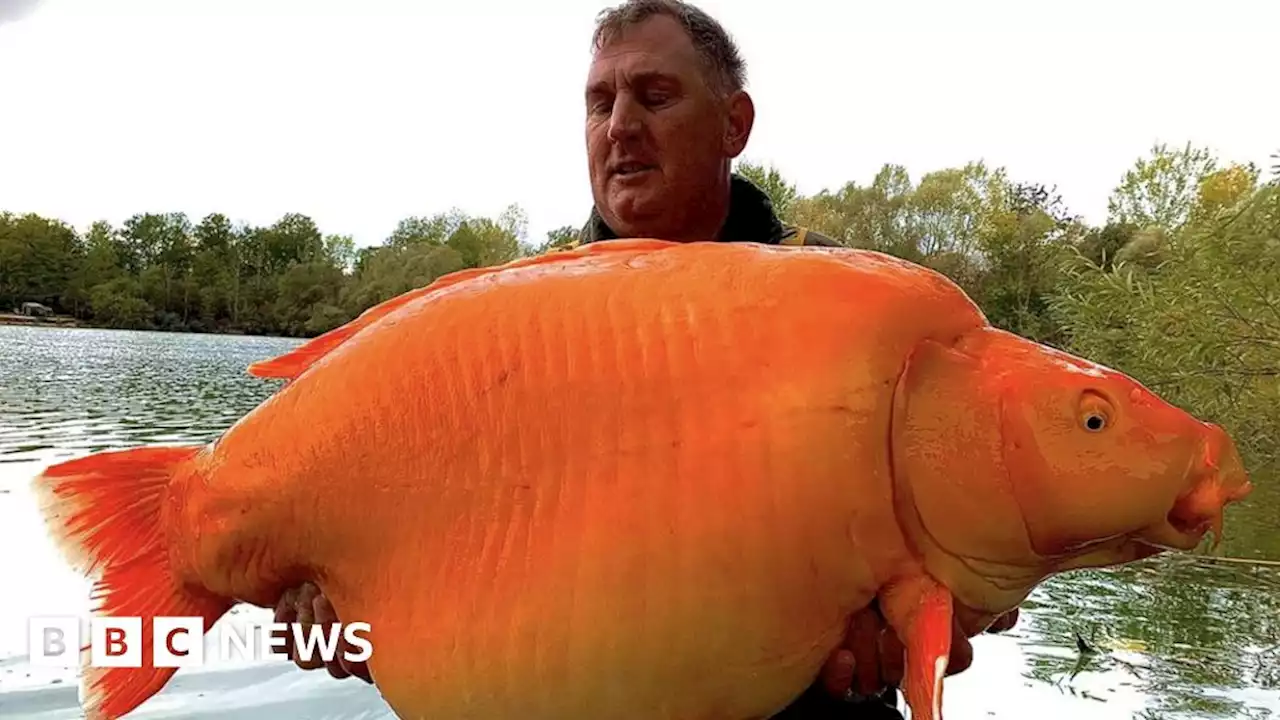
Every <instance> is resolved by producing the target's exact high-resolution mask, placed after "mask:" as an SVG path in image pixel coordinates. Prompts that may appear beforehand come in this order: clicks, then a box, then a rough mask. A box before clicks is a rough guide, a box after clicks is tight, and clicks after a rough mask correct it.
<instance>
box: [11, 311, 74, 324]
mask: <svg viewBox="0 0 1280 720" xmlns="http://www.w3.org/2000/svg"><path fill="white" fill-rule="evenodd" d="M0 325H18V326H23V327H32V326H35V327H85V325H84V324H83V323H81V322H80V321H79V320H77V319H75V318H73V317H71V316H70V315H53V316H49V317H37V316H35V315H18V314H15V313H0Z"/></svg>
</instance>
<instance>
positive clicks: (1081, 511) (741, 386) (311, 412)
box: [36, 240, 1249, 720]
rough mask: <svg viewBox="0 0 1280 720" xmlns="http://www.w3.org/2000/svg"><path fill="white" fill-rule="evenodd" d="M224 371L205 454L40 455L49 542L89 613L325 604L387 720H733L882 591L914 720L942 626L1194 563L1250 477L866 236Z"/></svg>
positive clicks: (669, 266)
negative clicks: (248, 385)
mask: <svg viewBox="0 0 1280 720" xmlns="http://www.w3.org/2000/svg"><path fill="white" fill-rule="evenodd" d="M250 371H251V372H252V373H253V374H255V375H257V376H259V377H272V378H279V379H284V380H286V381H287V382H286V385H285V386H284V387H283V388H282V389H281V390H280V391H279V392H278V393H277V394H275V395H274V396H272V397H271V398H269V399H268V400H267V401H266V402H264V403H262V404H261V405H260V406H259V407H258V408H256V409H254V410H253V411H252V412H251V413H249V414H248V415H247V416H245V417H244V418H242V419H241V420H240V421H238V422H237V423H235V424H234V425H233V426H232V427H231V428H229V429H228V430H227V431H226V432H225V433H224V434H223V435H222V436H221V437H219V438H218V439H217V440H216V441H215V442H213V443H211V444H209V445H206V446H188V447H178V448H135V449H131V450H125V451H109V452H104V453H98V454H94V455H91V456H89V457H86V458H79V459H76V460H71V461H68V462H65V463H60V464H57V465H55V466H53V467H51V468H49V469H47V470H46V471H45V472H44V473H43V474H42V475H41V477H39V478H37V480H36V489H37V492H38V493H39V494H40V497H41V498H42V506H41V509H42V512H43V513H44V516H45V518H46V521H47V522H48V524H49V526H50V529H51V531H52V534H53V536H54V538H55V540H56V541H57V542H58V544H59V547H61V548H62V549H63V550H64V552H65V553H66V555H67V557H68V559H69V560H70V561H71V562H72V563H73V565H75V566H76V567H77V568H78V569H80V570H81V571H84V572H88V571H89V570H90V569H92V568H91V567H90V566H88V565H87V562H89V561H94V562H97V563H98V568H99V569H101V572H99V573H96V574H97V575H98V582H97V586H96V587H97V588H98V589H108V590H110V591H111V593H110V594H109V595H107V596H106V598H105V600H104V601H103V604H102V606H101V607H100V608H99V609H100V610H101V611H102V612H105V613H107V614H142V615H146V616H148V617H149V616H151V615H153V614H166V615H193V614H194V615H200V616H202V617H204V618H205V620H206V624H212V622H213V621H216V620H217V619H218V618H220V617H221V616H222V615H223V614H225V613H226V612H227V611H228V610H229V609H230V608H231V607H232V606H233V605H234V604H235V603H236V602H239V601H245V602H251V603H254V604H258V605H262V606H271V605H274V604H275V602H276V600H277V598H279V597H280V595H281V594H282V593H283V592H284V591H285V590H286V589H287V588H290V587H295V586H297V585H298V584H300V583H302V582H307V581H309V582H314V583H316V584H317V585H318V586H319V587H320V588H321V590H322V591H323V592H324V594H325V596H326V597H327V598H328V599H329V600H330V602H331V603H332V605H333V607H334V608H335V609H336V611H337V613H338V615H339V617H341V618H342V619H343V620H344V621H345V622H368V623H370V625H371V626H372V632H371V633H370V635H369V640H370V641H371V642H372V645H373V648H374V650H373V655H372V657H371V658H370V659H369V669H370V672H371V675H372V677H373V680H374V682H375V684H376V685H377V688H378V690H379V691H380V692H381V694H382V697H383V698H384V699H385V700H386V702H387V703H388V705H389V706H390V708H391V709H392V710H393V711H394V712H395V713H396V714H397V715H398V716H399V717H402V718H406V719H408V720H420V719H425V718H430V719H431V720H471V719H477V720H478V719H483V720H559V719H560V718H570V717H572V718H577V717H584V718H585V717H590V718H593V719H595V720H759V718H764V717H768V716H770V715H771V714H773V713H775V712H776V711H778V710H780V709H781V708H782V707H784V706H786V705H787V704H788V703H790V702H791V701H792V700H793V699H794V698H795V697H796V696H797V695H799V694H800V693H801V692H802V691H803V690H804V689H805V688H806V687H808V686H809V685H810V684H811V683H812V682H813V681H814V679H815V677H816V676H817V675H818V673H819V671H820V669H821V668H822V667H823V665H824V663H825V662H826V661H827V660H828V659H829V658H831V657H832V654H833V653H834V652H835V651H836V650H837V649H838V648H839V646H840V644H841V642H842V640H843V639H844V635H845V631H846V628H847V627H849V624H850V622H851V620H853V619H854V618H855V617H862V618H865V617H866V613H869V612H871V611H870V610H869V609H868V608H869V605H870V603H871V602H872V600H873V599H874V600H876V601H877V602H878V605H879V608H880V611H881V612H883V614H884V618H885V619H886V620H887V621H888V623H889V625H890V626H891V627H892V629H893V630H894V632H895V633H896V635H897V636H898V637H899V638H901V640H902V642H903V644H904V646H905V648H906V652H905V656H904V666H905V677H904V680H903V687H904V690H905V691H906V696H907V701H908V703H909V705H910V706H911V708H912V711H913V715H914V718H915V720H940V717H941V687H942V674H943V673H944V671H945V668H946V662H947V658H948V654H949V652H950V643H951V637H952V631H951V629H952V626H953V622H956V623H959V624H960V625H961V626H962V629H964V630H965V632H967V633H969V634H973V633H974V632H977V631H980V630H981V628H982V627H983V626H984V624H985V623H989V622H990V621H991V620H993V619H994V618H995V617H997V616H998V615H999V614H1000V613H1003V612H1004V611H1006V610H1008V609H1010V608H1011V607H1014V606H1016V604H1017V603H1018V602H1020V601H1021V600H1022V599H1023V598H1025V597H1026V595H1027V594H1029V593H1030V592H1031V590H1032V589H1033V588H1034V585H1035V583H1036V582H1038V581H1039V579H1041V578H1043V577H1047V576H1048V575H1049V574H1052V572H1055V571H1058V570H1061V569H1064V568H1069V567H1085V566H1101V565H1106V564H1108V563H1118V562H1125V561H1129V560H1134V559H1139V558H1141V557H1147V556H1149V555H1151V554H1153V553H1154V552H1158V551H1159V550H1157V549H1154V548H1156V546H1157V545H1159V546H1161V547H1166V546H1175V547H1184V546H1190V545H1193V544H1194V542H1196V541H1198V539H1199V537H1200V536H1201V535H1200V534H1198V533H1200V531H1199V530H1198V529H1197V528H1199V527H1202V526H1203V527H1213V526H1216V524H1220V522H1221V515H1220V513H1221V507H1222V506H1223V505H1225V504H1226V503H1228V502H1233V501H1236V500H1239V499H1241V498H1243V497H1244V496H1245V495H1246V494H1247V493H1248V489H1249V485H1248V481H1247V477H1246V476H1245V475H1244V472H1243V469H1242V467H1241V465H1240V461H1239V456H1238V454H1237V453H1236V452H1235V450H1234V446H1232V445H1231V442H1230V439H1229V438H1227V437H1226V435H1225V433H1223V432H1222V431H1221V430H1220V429H1219V428H1216V427H1214V426H1211V425H1208V424H1204V423H1200V422H1198V421H1196V420H1194V419H1193V418H1190V416H1188V415H1187V414H1186V413H1183V412H1181V411H1179V410H1177V409H1176V408H1173V407H1172V406H1169V405H1168V404H1166V403H1163V401H1160V400H1159V399H1158V398H1155V397H1154V396H1153V395H1150V393H1148V392H1147V391H1145V390H1144V389H1141V388H1140V386H1138V385H1137V384H1136V383H1135V382H1134V381H1132V379H1130V378H1127V377H1125V376H1123V375H1121V374H1119V373H1116V372H1114V371H1111V370H1109V369H1105V368H1101V367H1100V366H1096V365H1092V364H1089V363H1087V361H1084V360H1081V359H1077V358H1072V357H1070V356H1065V355H1064V354H1061V353H1056V352H1053V351H1050V350H1049V349H1047V348H1045V347H1043V346H1040V345H1036V344H1034V343H1031V342H1030V341H1027V340H1025V339H1022V338H1018V337H1016V336H1013V335H1011V334H1009V333H1004V332H1003V331H999V330H997V329H995V328H992V327H991V326H990V325H989V324H988V323H987V322H986V320H985V318H984V317H983V316H982V313H981V312H980V311H979V309H978V308H977V306H976V304H974V303H973V302H972V300H971V299H969V298H968V297H967V296H965V295H964V293H963V292H962V291H961V290H960V288H959V287H958V286H956V285H955V284H954V283H952V282H951V281H950V280H948V279H947V278H945V277H944V276H942V275H941V274H939V273H937V272H934V271H932V270H929V269H927V268H924V267H922V266H920V265H916V264H912V263H908V262H905V261H902V260H898V259H895V258H890V257H888V256H885V255H882V254H879V253H873V252H869V251H859V250H850V249H829V248H784V247H767V246H762V245H753V244H734V243H689V244H680V243H668V242H663V241H659V240H636V241H610V242H606V243H593V244H591V245H589V246H585V247H582V248H578V249H575V250H572V251H568V252H564V253H553V254H551V255H547V256H542V257H537V258H526V259H522V260H518V261H514V262H512V263H508V264H507V265H504V266H500V267H495V268H478V269H471V270H464V271H460V272H457V273H453V274H451V275H448V276H445V277H443V278H441V279H439V280H437V281H436V282H434V283H432V284H431V285H429V286H426V287H423V288H418V289H416V290H412V291H410V292H408V293H405V294H403V295H401V296H398V297H396V298H392V299H391V300H388V301H386V302H384V303H382V304H381V305H378V306H375V307H374V308H371V309H370V310H368V311H366V312H365V313H363V314H362V315H361V316H360V317H358V318H356V319H355V320H353V321H352V322H350V323H348V324H346V325H344V326H342V327H340V328H337V329H335V330H333V331H330V332H328V333H325V334H324V335H321V336H319V337H317V338H313V339H311V340H309V341H307V342H306V343H303V344H302V345H301V346H299V347H298V348H296V349H294V350H292V351H290V352H289V353H286V354H284V355H282V356H280V357H277V358H271V359H268V360H264V361H262V362H260V363H256V364H255V365H254V366H252V367H251V368H250ZM1126 398H1127V399H1126ZM1125 402H1127V403H1129V404H1128V405H1124V404H1123V403H1125ZM1064 413H1066V414H1064ZM1072 413H1077V414H1072ZM1086 417H1088V418H1089V419H1090V420H1091V421H1095V422H1091V424H1090V426H1093V425H1097V424H1098V423H1097V422H1096V421H1098V420H1099V418H1102V419H1104V420H1106V421H1108V422H1110V423H1111V425H1112V426H1113V427H1111V426H1106V425H1105V423H1104V424H1103V427H1104V428H1105V430H1106V431H1105V432H1101V433H1100V432H1099V431H1095V430H1088V431H1086V430H1085V429H1084V428H1085V427H1086V426H1085V425H1084V424H1083V419H1084V418H1086ZM1146 428H1157V429H1158V430H1159V432H1156V433H1152V432H1147V431H1146ZM1153 437H1159V438H1160V442H1159V443H1158V444H1157V443H1153V442H1152V438H1153ZM1085 458H1088V462H1087V463H1086V462H1082V460H1083V459H1085ZM1106 463H1110V465H1109V466H1108V465H1106ZM1179 467H1181V468H1189V469H1190V471H1189V473H1184V474H1182V475H1178V474H1176V473H1173V472H1172V471H1170V470H1169V469H1170V468H1179ZM1162 469H1163V470H1162ZM1100 472H1102V477H1101V478H1100V477H1099V473H1100ZM1100 480H1101V481H1100ZM1073 488H1088V492H1087V493H1072V492H1070V489H1073ZM1215 513H1217V515H1216V516H1215ZM1135 519H1137V520H1141V521H1142V522H1143V523H1144V524H1143V525H1142V526H1140V527H1134V526H1133V523H1134V522H1135ZM1175 521H1176V522H1175ZM1090 533H1092V534H1094V536H1096V541H1097V542H1095V543H1093V544H1088V545H1084V546H1079V547H1078V548H1077V549H1074V550H1073V549H1072V548H1073V547H1075V546H1072V545H1071V543H1073V542H1078V541H1079V540H1080V537H1081V536H1082V535H1088V534H1090ZM1037 548H1048V549H1049V550H1053V551H1060V550H1062V549H1063V548H1067V550H1065V551H1062V552H1059V553H1058V554H1054V553H1039V552H1037V551H1036V549H1037ZM978 558H982V559H983V561H982V562H976V561H977V559H978ZM144 642H146V643H148V644H149V643H150V637H149V636H144ZM854 650H855V651H857V652H859V653H862V654H864V655H865V654H867V652H868V648H867V647H865V646H858V647H855V648H854ZM870 652H871V654H872V655H874V654H875V651H874V650H871V651H870ZM147 660H148V662H145V663H144V666H143V667H142V668H136V669H128V668H115V669H108V668H93V667H91V668H87V669H86V672H85V675H84V678H83V683H84V687H85V690H86V693H85V700H84V705H85V710H86V715H87V717H88V718H89V719H90V720H99V719H102V718H117V717H121V716H123V715H125V714H127V713H128V712H130V711H132V710H133V709H135V708H137V707H138V705H140V704H141V703H143V702H144V701H145V700H146V699H147V698H149V697H150V696H152V695H154V694H155V693H156V692H158V691H159V690H160V689H161V688H163V687H164V685H165V683H166V682H167V681H168V679H169V678H170V676H171V675H172V671H171V670H169V669H164V668H156V667H154V666H152V665H151V664H150V662H149V658H147ZM861 673H862V676H861V677H859V678H858V680H859V682H860V683H862V682H867V681H876V682H878V681H879V678H878V677H873V676H872V674H873V673H874V668H870V666H866V667H862V668H861Z"/></svg>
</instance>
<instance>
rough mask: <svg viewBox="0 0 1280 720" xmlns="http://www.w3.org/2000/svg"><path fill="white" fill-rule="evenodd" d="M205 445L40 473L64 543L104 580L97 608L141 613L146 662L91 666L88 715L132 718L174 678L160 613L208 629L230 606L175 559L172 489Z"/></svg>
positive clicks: (73, 558)
mask: <svg viewBox="0 0 1280 720" xmlns="http://www.w3.org/2000/svg"><path fill="white" fill-rule="evenodd" d="M202 449H203V448H202V446H185V447H142V448H135V449H131V450H121V451H108V452H102V453H98V454H95V455H90V456H88V457H84V458H79V459H76V460H71V461H69V462H65V463H61V464H58V465H54V466H53V467H50V468H48V469H47V470H45V471H44V473H42V474H41V475H40V476H39V477H38V478H36V480H35V492H36V494H37V497H38V498H39V499H40V510H41V513H42V514H43V516H44V519H45V522H46V523H47V525H48V527H49V531H50V533H51V535H52V536H53V540H54V542H55V543H56V544H57V546H58V548H59V550H61V551H62V553H63V555H64V557H66V559H67V561H68V562H69V563H71V565H72V566H73V567H74V568H75V569H76V570H77V571H79V572H82V573H84V574H85V575H87V576H91V577H93V576H96V578H97V582H96V583H95V587H94V593H93V594H94V599H95V600H97V601H98V604H97V607H95V608H94V611H95V614H97V615H101V616H121V615H124V616H140V617H142V628H143V637H142V642H143V644H142V667H124V668H99V667H85V668H84V673H83V679H82V682H81V702H82V705H83V706H84V712H85V716H86V718H88V719H89V720H106V719H108V718H118V717H121V716H122V715H125V714H126V713H128V712H130V711H132V710H133V709H134V708H136V707H138V706H139V705H141V704H142V703H143V702H144V701H146V700H147V699H148V698H150V697H151V696H152V695H155V694H156V693H157V692H159V691H160V689H161V688H163V687H164V685H165V683H167V682H168V681H169V678H170V677H172V676H173V673H174V668H157V667H155V665H154V657H153V655H152V650H151V648H152V647H153V646H152V637H151V624H152V622H153V618H155V617H156V616H158V615H160V616H168V615H184V616H200V617H203V618H204V626H205V628H208V627H210V626H211V625H213V623H214V622H216V621H217V620H218V618H220V617H222V615H223V614H225V613H226V612H227V611H228V610H230V609H231V606H232V604H233V601H232V600H229V599H226V598H219V597H214V596H212V595H204V594H198V591H197V590H194V589H192V588H188V587H184V586H182V585H181V584H179V582H178V580H177V577H176V576H175V574H174V573H173V571H172V569H171V568H170V566H169V552H168V546H167V542H168V540H167V538H168V535H167V533H166V532H165V527H164V526H163V521H162V511H163V507H164V502H165V498H166V497H167V493H166V492H165V490H166V488H167V487H168V486H169V484H170V482H171V481H172V479H173V478H174V477H175V476H176V475H178V474H179V473H181V472H183V471H184V469H185V468H186V467H187V466H189V465H190V464H191V463H192V461H193V459H194V458H195V456H196V455H197V454H198V453H199V452H200V451H201V450H202Z"/></svg>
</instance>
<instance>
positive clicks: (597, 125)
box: [586, 15, 753, 240]
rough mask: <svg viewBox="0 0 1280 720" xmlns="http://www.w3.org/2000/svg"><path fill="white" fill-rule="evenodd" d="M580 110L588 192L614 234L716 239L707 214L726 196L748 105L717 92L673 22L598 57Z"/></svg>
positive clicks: (626, 37) (650, 23)
mask: <svg viewBox="0 0 1280 720" xmlns="http://www.w3.org/2000/svg"><path fill="white" fill-rule="evenodd" d="M586 109H587V125H586V127H587V155H588V162H589V168H590V175H591V190H592V194H593V195H594V197H595V203H596V208H597V209H598V210H599V212H600V214H601V216H602V217H603V218H604V220H605V222H607V223H608V224H609V226H610V227H611V228H613V229H614V230H615V231H616V232H617V233H619V234H620V235H622V236H624V237H646V236H649V237H661V238H666V239H673V240H680V239H690V238H689V237H688V236H689V235H690V234H693V235H707V234H714V232H715V231H716V229H718V228H716V227H711V226H709V225H708V222H709V221H708V213H715V212H716V210H717V208H720V207H722V205H721V204H720V203H718V202H717V201H716V200H715V198H716V193H720V194H721V195H722V196H723V195H724V194H725V193H727V188H726V186H725V179H726V174H727V170H728V167H729V163H730V162H731V161H732V159H733V158H734V157H736V156H737V155H738V154H739V153H740V152H742V148H743V147H744V146H745V144H746V139H747V136H748V134H749V133H750V130H751V122H752V119H753V116H752V108H751V100H750V98H749V97H747V95H746V93H743V92H739V93H735V94H734V95H732V96H729V97H725V96H724V95H723V94H721V93H718V92H716V89H715V88H714V87H713V85H712V84H711V79H710V77H709V73H707V71H706V69H705V66H704V65H703V64H702V61H701V60H700V58H699V56H698V54H697V50H696V49H695V48H694V46H693V43H692V41H691V40H690V39H689V36H688V35H687V34H686V33H685V32H684V29H683V28H681V27H680V25H679V24H678V23H677V22H676V21H675V20H673V19H671V18H669V17H665V16H661V15H659V16H655V17H652V18H650V19H648V20H646V21H644V22H643V23H642V24H639V25H636V26H633V27H631V28H628V29H627V30H626V31H625V32H624V33H622V34H620V35H618V36H617V37H615V38H614V39H613V41H612V42H611V43H610V44H608V45H606V46H605V47H604V48H603V49H601V50H600V51H599V52H598V53H597V54H596V55H595V58H594V61H593V62H592V63H591V70H590V73H589V75H588V78H587V89H586ZM721 219H722V218H712V220H715V221H719V220H721ZM705 239H711V238H710V237H706V238H705Z"/></svg>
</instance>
